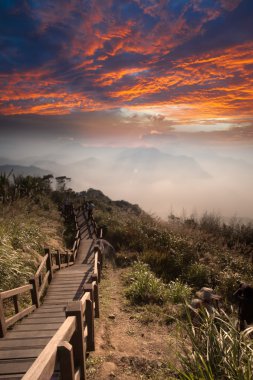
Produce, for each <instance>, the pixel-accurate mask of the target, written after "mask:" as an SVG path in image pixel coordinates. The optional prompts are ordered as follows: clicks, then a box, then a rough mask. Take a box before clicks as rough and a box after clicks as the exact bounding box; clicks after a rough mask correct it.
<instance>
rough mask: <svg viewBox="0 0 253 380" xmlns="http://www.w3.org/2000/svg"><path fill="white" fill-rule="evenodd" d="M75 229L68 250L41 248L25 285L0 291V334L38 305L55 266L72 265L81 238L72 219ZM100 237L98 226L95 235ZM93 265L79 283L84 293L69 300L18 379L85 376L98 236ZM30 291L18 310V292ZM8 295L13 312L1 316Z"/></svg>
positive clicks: (95, 311)
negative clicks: (35, 267)
mask: <svg viewBox="0 0 253 380" xmlns="http://www.w3.org/2000/svg"><path fill="white" fill-rule="evenodd" d="M76 227H77V233H76V236H75V241H74V244H73V248H72V250H71V251H70V252H67V251H66V252H59V251H55V252H51V251H50V250H49V249H46V250H45V256H44V257H43V259H42V261H41V263H40V266H39V268H38V270H37V272H36V273H35V275H34V278H33V279H31V280H30V284H29V285H24V286H22V287H19V288H16V289H12V290H8V291H5V292H1V293H0V335H1V337H3V336H4V335H5V334H6V332H7V328H8V327H10V326H11V325H13V324H14V323H15V322H17V321H18V320H20V319H21V318H23V317H25V316H27V315H28V314H30V313H31V312H32V311H34V310H35V308H36V307H37V308H38V307H39V306H40V303H41V298H42V297H43V294H44V292H45V289H46V287H47V286H48V285H49V284H50V282H51V281H52V279H53V276H54V272H55V270H60V269H62V268H63V267H66V266H69V265H72V264H73V263H74V262H75V259H76V256H77V252H78V248H79V245H80V241H81V235H80V230H79V228H78V224H77V220H76ZM99 237H100V238H102V230H101V234H100V236H99ZM92 249H93V253H94V266H93V273H92V276H91V283H87V284H85V285H84V286H83V289H84V295H83V296H82V298H81V299H80V300H79V301H73V302H69V303H68V304H67V308H66V311H65V314H66V320H65V321H64V322H63V324H62V325H61V326H60V328H59V329H58V330H57V332H56V333H55V335H54V336H53V337H52V339H51V340H50V341H49V343H48V344H47V345H46V347H45V348H44V349H43V351H42V352H41V353H40V355H39V356H38V357H37V359H36V360H35V362H34V363H33V364H32V366H31V367H30V369H29V370H28V371H27V373H26V374H25V375H24V376H23V378H22V380H35V379H36V380H45V379H46V380H47V379H51V377H52V376H53V374H54V373H55V374H58V375H59V374H60V379H61V380H78V379H80V380H85V379H86V363H85V359H86V353H87V352H91V351H94V350H95V339H94V318H98V317H99V292H98V284H99V282H100V280H101V270H102V263H103V244H100V241H99V240H98V241H97V243H96V244H95V245H94V246H93V248H92ZM26 292H30V293H31V298H32V305H31V306H29V307H27V308H26V309H24V310H22V311H20V307H19V303H18V298H19V295H20V294H23V293H26ZM10 298H12V300H13V305H14V310H15V313H16V314H15V315H14V316H12V317H10V318H5V315H4V304H3V301H4V300H6V299H10Z"/></svg>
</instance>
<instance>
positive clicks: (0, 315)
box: [0, 224, 81, 337]
mask: <svg viewBox="0 0 253 380" xmlns="http://www.w3.org/2000/svg"><path fill="white" fill-rule="evenodd" d="M76 229H77V232H76V236H75V240H74V244H73V248H72V249H71V251H65V252H60V251H59V250H56V251H55V252H53V251H50V250H49V249H48V248H46V249H45V255H44V257H43V259H42V261H41V263H40V265H39V268H38V269H37V272H36V273H35V275H34V277H33V278H32V279H30V281H29V283H30V284H29V285H24V286H21V287H19V288H16V289H12V290H7V291H4V292H0V337H4V336H5V335H6V333H7V329H8V327H10V326H12V325H13V324H14V323H15V322H17V321H19V320H20V319H22V318H24V317H25V316H27V315H28V314H30V313H31V312H32V311H33V310H34V309H35V308H38V307H39V306H40V304H41V299H42V297H43V295H44V293H45V290H46V288H47V286H48V285H49V284H50V282H51V281H52V279H53V276H54V272H55V271H56V270H60V269H62V268H65V267H67V266H69V265H73V264H74V262H75V259H76V256H77V252H78V248H79V245H80V240H81V237H80V230H79V228H78V225H77V224H76ZM28 291H30V295H31V303H32V305H31V306H29V307H27V308H25V309H24V310H21V308H20V305H19V302H18V300H19V296H20V295H21V294H22V293H26V292H28ZM7 299H9V300H11V301H12V303H13V306H14V315H13V316H11V317H9V318H6V317H5V304H4V303H5V302H6V300H7Z"/></svg>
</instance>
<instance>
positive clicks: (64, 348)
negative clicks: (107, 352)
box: [22, 290, 95, 380]
mask: <svg viewBox="0 0 253 380" xmlns="http://www.w3.org/2000/svg"><path fill="white" fill-rule="evenodd" d="M94 350H95V340H94V293H93V291H92V290H90V291H88V290H87V291H86V292H85V294H84V296H83V297H82V298H81V300H80V301H75V302H70V303H69V304H68V306H67V309H66V320H65V321H64V322H63V324H62V325H61V327H60V328H59V329H58V331H57V333H56V334H55V335H54V336H53V338H52V339H51V340H50V341H49V343H48V344H47V345H46V347H45V348H44V350H43V351H42V352H41V353H40V355H39V356H38V358H37V359H36V360H35V362H34V363H33V365H32V366H31V367H30V369H29V370H28V372H27V373H26V374H25V375H24V376H23V378H22V380H34V379H36V380H45V379H50V378H51V377H52V376H53V374H54V372H55V371H56V372H58V373H60V378H61V380H76V379H81V380H85V379H86V368H85V359H86V353H87V352H91V351H94Z"/></svg>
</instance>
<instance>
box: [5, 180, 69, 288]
mask: <svg viewBox="0 0 253 380" xmlns="http://www.w3.org/2000/svg"><path fill="white" fill-rule="evenodd" d="M52 177H53V176H52V175H47V176H44V177H43V178H40V177H32V176H27V177H23V176H21V175H20V176H16V177H15V176H14V175H12V173H10V174H9V175H6V174H1V175H0V204H1V208H0V291H2V290H7V289H11V288H14V287H18V286H20V285H23V284H25V283H27V282H28V280H29V279H30V278H31V277H32V276H33V275H34V272H35V271H36V269H37V267H38V265H39V263H40V260H41V256H42V255H43V254H44V248H45V247H49V248H51V249H60V250H62V249H63V247H64V242H63V237H64V226H63V221H62V220H61V217H60V215H59V211H58V205H59V203H60V202H61V201H62V199H63V197H66V195H65V194H63V193H61V194H60V193H59V192H57V191H55V192H53V191H52V189H51V181H52ZM53 198H57V199H58V201H59V202H58V204H57V202H55V199H54V201H53V200H52V199H53ZM66 234H67V235H68V236H69V232H68V231H67V233H65V235H66Z"/></svg>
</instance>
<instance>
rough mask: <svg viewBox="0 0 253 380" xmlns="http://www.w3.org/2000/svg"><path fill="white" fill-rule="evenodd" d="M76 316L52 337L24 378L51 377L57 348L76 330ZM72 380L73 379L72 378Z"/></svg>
mask: <svg viewBox="0 0 253 380" xmlns="http://www.w3.org/2000/svg"><path fill="white" fill-rule="evenodd" d="M76 323H77V322H76V317H68V318H67V319H66V320H65V321H64V322H63V324H62V325H61V327H60V328H59V330H58V331H57V332H56V334H55V335H54V336H53V337H52V339H51V340H50V341H49V343H48V344H47V345H46V347H45V348H44V350H43V351H42V352H41V353H40V355H39V356H38V357H37V359H36V360H35V362H34V363H33V364H32V366H31V367H30V368H29V370H28V371H27V372H26V374H25V375H24V376H23V377H22V380H35V379H36V380H45V379H51V377H52V375H53V373H54V369H55V365H56V359H57V348H58V345H59V344H60V343H61V342H62V341H67V342H69V341H70V339H71V337H72V336H73V334H74V332H75V331H76ZM70 380H72V379H70Z"/></svg>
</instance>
